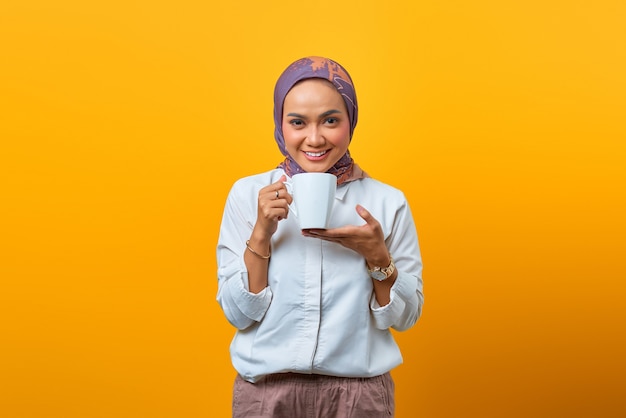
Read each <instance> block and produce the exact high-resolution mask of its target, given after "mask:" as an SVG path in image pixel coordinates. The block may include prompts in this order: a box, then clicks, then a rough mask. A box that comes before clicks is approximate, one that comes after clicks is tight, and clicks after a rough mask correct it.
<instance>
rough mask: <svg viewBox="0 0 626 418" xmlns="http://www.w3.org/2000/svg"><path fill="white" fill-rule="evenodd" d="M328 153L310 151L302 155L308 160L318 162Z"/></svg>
mask: <svg viewBox="0 0 626 418" xmlns="http://www.w3.org/2000/svg"><path fill="white" fill-rule="evenodd" d="M327 153H328V151H327V150H326V151H319V152H311V151H304V155H306V156H307V158H308V159H310V160H320V159H322V158H324V156H325V155H326V154H327Z"/></svg>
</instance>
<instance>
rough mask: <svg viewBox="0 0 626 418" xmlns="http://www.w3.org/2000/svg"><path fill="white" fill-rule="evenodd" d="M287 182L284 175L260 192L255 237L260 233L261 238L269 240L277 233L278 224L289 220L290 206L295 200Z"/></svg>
mask: <svg viewBox="0 0 626 418" xmlns="http://www.w3.org/2000/svg"><path fill="white" fill-rule="evenodd" d="M286 180H287V177H286V176H285V175H282V176H281V177H280V179H278V181H277V182H276V183H272V184H270V185H269V186H266V187H264V188H262V189H261V190H260V191H259V196H258V213H257V220H256V224H255V226H254V231H253V235H254V234H255V233H260V234H262V235H263V237H259V238H264V239H269V238H270V237H271V236H272V235H274V232H276V229H277V228H278V222H279V221H281V220H283V219H287V216H288V215H289V205H290V204H291V202H292V201H293V198H292V197H291V195H290V194H289V192H288V191H287V187H286V186H285V181H286Z"/></svg>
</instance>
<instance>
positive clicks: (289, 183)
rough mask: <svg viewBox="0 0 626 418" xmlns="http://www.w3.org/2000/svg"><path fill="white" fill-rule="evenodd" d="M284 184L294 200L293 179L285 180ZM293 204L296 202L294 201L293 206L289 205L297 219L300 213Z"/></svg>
mask: <svg viewBox="0 0 626 418" xmlns="http://www.w3.org/2000/svg"><path fill="white" fill-rule="evenodd" d="M283 184H284V185H285V188H286V189H287V193H289V194H290V195H291V197H292V198H293V184H292V183H291V179H290V178H287V180H285V181H284V182H283ZM293 202H294V201H293V200H292V201H291V204H290V205H289V211H290V212H292V213H293V214H294V215H296V218H297V217H298V211H297V210H296V205H294V203H293Z"/></svg>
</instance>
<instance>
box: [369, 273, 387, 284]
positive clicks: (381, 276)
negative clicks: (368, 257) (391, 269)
mask: <svg viewBox="0 0 626 418" xmlns="http://www.w3.org/2000/svg"><path fill="white" fill-rule="evenodd" d="M370 275H371V276H372V279H374V280H378V281H379V282H382V281H383V280H385V279H386V278H387V275H386V274H385V273H383V272H382V271H380V270H375V271H372V272H371V273H370Z"/></svg>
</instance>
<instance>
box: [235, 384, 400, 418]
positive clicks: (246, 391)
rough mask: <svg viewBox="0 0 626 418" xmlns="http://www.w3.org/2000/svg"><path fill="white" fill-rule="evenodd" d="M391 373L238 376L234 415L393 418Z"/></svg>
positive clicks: (248, 417)
mask: <svg viewBox="0 0 626 418" xmlns="http://www.w3.org/2000/svg"><path fill="white" fill-rule="evenodd" d="M394 409H395V401H394V383H393V380H392V378H391V375H390V374H389V373H385V374H383V375H381V376H376V377H371V378H347V377H333V376H321V375H306V374H296V373H282V374H273V375H269V376H267V377H265V378H264V379H263V380H261V381H259V382H257V383H250V382H247V381H245V380H243V379H242V378H241V377H240V376H239V375H237V378H236V379H235V386H234V391H233V418H389V417H393V416H394Z"/></svg>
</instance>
